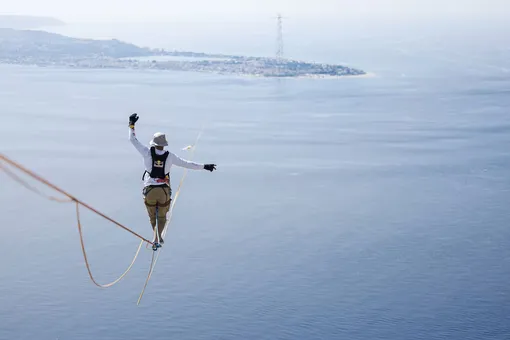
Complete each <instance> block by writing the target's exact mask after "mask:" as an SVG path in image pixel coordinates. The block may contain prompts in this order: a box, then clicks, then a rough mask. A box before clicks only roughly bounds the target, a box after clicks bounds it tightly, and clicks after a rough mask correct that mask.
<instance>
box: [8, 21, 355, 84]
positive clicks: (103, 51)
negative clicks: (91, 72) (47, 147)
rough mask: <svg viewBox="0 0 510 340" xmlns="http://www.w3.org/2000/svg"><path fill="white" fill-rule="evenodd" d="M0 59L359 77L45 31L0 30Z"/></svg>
mask: <svg viewBox="0 0 510 340" xmlns="http://www.w3.org/2000/svg"><path fill="white" fill-rule="evenodd" d="M0 63H4V64H17V65H36V66H41V67H66V68H81V69H138V70H160V71H165V70H172V71H192V72H209V73H217V74H232V75H246V76H258V77H342V76H359V75H364V74H365V72H364V71H362V70H359V69H355V68H351V67H347V66H342V65H332V64H322V63H310V62H305V61H296V60H290V59H284V58H278V57H274V58H269V57H247V56H232V55H218V54H214V55H213V54H207V53H196V52H186V51H166V50H163V49H149V48H142V47H138V46H136V45H133V44H129V43H125V42H122V41H119V40H116V39H111V40H94V39H78V38H71V37H66V36H62V35H59V34H55V33H49V32H45V31H32V30H15V29H7V28H0Z"/></svg>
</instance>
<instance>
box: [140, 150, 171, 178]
mask: <svg viewBox="0 0 510 340" xmlns="http://www.w3.org/2000/svg"><path fill="white" fill-rule="evenodd" d="M168 154H169V152H168V151H166V152H165V153H164V154H162V155H158V154H156V148H155V147H151V157H152V169H151V172H148V171H147V170H145V171H144V172H143V174H142V181H143V180H144V179H145V175H146V174H149V176H150V177H151V178H156V179H158V180H157V182H165V183H167V184H168V183H169V182H170V173H166V174H165V165H166V160H167V158H168Z"/></svg>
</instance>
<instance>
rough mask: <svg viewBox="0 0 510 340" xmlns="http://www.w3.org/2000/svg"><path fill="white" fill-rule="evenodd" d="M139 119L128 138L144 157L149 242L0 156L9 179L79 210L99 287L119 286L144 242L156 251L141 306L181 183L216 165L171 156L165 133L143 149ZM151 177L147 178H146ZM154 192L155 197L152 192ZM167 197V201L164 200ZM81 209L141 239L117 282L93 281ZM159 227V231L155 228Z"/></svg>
mask: <svg viewBox="0 0 510 340" xmlns="http://www.w3.org/2000/svg"><path fill="white" fill-rule="evenodd" d="M138 119H139V117H138V115H137V114H136V113H134V114H132V115H131V116H130V117H129V128H130V134H129V139H130V141H131V143H132V144H133V145H134V146H135V148H136V149H137V150H138V151H139V152H140V154H142V157H143V159H144V165H145V172H144V173H143V176H142V180H143V181H144V190H143V197H144V203H145V206H146V209H147V212H148V214H149V220H150V222H151V226H152V228H153V241H149V240H148V239H146V238H144V237H143V236H141V235H139V234H138V233H136V232H134V231H133V230H131V229H129V228H127V227H126V226H124V225H122V224H121V223H119V222H117V221H115V220H114V219H112V218H110V217H108V216H106V215H105V214H103V213H101V212H100V211H98V210H96V209H94V208H93V207H91V206H90V205H88V204H86V203H85V202H83V201H81V200H79V199H77V198H76V197H74V196H73V195H71V194H69V193H67V192H66V191H64V190H62V189H60V188H59V187H57V186H56V185H54V184H52V183H50V182H49V181H47V180H46V179H44V178H42V177H41V176H39V175H37V174H35V173H34V172H32V171H30V170H28V169H27V168H25V167H24V166H22V165H21V164H19V163H17V162H15V161H13V160H11V159H10V158H8V157H7V156H5V155H3V154H0V171H3V172H5V173H6V174H7V175H8V176H9V177H11V178H12V179H13V180H15V181H16V182H18V183H20V184H21V185H23V186H24V187H25V188H27V189H29V190H31V191H33V192H34V193H36V194H39V195H41V196H43V197H45V198H47V199H49V200H52V201H55V202H58V203H74V204H75V209H76V220H77V227H78V233H79V236H80V244H81V248H82V253H83V258H84V260H85V266H86V269H87V273H88V275H89V277H90V279H91V281H92V282H93V283H94V284H95V285H96V286H98V287H101V288H108V287H111V286H113V285H115V284H116V283H118V282H119V281H120V280H122V279H123V278H124V277H125V276H126V275H127V273H128V272H129V271H130V270H131V268H132V267H133V265H134V263H135V261H136V259H137V258H138V255H139V254H140V250H141V248H142V246H143V244H144V243H145V244H146V246H148V247H149V246H150V247H152V249H153V250H154V251H153V252H152V259H151V264H150V268H149V273H148V275H147V279H146V280H145V284H144V287H143V289H142V292H141V293H140V296H139V298H138V302H137V304H140V301H141V299H142V296H143V294H144V292H145V288H146V287H147V284H148V282H149V280H150V278H151V276H152V273H153V271H154V267H155V266H156V263H157V260H158V258H159V252H158V254H157V255H156V254H155V253H156V251H157V250H158V249H159V248H161V247H162V244H163V243H164V237H165V235H166V232H167V230H168V226H169V224H170V221H171V218H172V214H173V209H174V207H175V203H176V201H177V198H178V197H179V193H180V190H181V188H182V184H183V182H184V179H185V178H186V174H187V170H188V169H193V170H198V169H205V170H208V171H211V172H212V171H214V170H216V165H215V164H199V163H195V162H192V161H189V160H185V159H182V158H180V157H178V156H177V155H175V154H174V153H171V152H169V151H165V150H164V147H165V146H167V145H168V143H167V141H166V137H165V134H163V133H160V132H158V133H156V134H154V136H153V139H152V140H151V142H150V146H151V148H150V149H149V148H147V147H145V146H143V145H142V144H141V143H140V142H139V141H138V140H137V139H136V136H135V132H134V125H135V123H136V121H137V120H138ZM202 132H203V127H202V130H200V132H199V134H198V136H197V138H196V140H195V143H194V144H193V145H190V146H188V147H186V148H184V149H183V150H191V153H192V155H193V153H194V151H195V148H196V144H197V143H198V140H199V139H200V136H201V134H202ZM172 165H176V166H180V167H183V168H185V170H184V174H183V176H182V178H181V181H180V183H179V186H178V188H177V191H176V193H175V196H174V198H173V199H171V194H172V191H171V188H170V176H169V175H170V168H171V166H172ZM11 168H14V169H17V170H19V171H21V172H23V173H24V174H26V175H28V176H30V177H32V178H33V179H35V180H36V181H38V182H41V183H42V184H44V185H46V186H48V187H50V188H51V189H53V190H55V191H57V192H59V193H60V194H62V195H63V196H64V198H59V197H54V196H50V195H46V194H44V193H42V192H41V191H39V190H38V189H37V188H35V187H33V186H31V185H30V184H28V183H27V182H26V181H24V180H23V179H22V178H21V177H19V176H18V175H17V174H15V173H14V171H13V170H12V169H11ZM147 175H148V176H147ZM153 190H155V191H154V192H153V193H152V194H151V192H152V191H153ZM163 194H164V199H163ZM80 206H82V207H84V208H86V209H88V210H90V211H92V212H93V213H95V214H97V215H99V216H101V217H103V218H104V219H106V220H108V221H109V222H111V223H113V224H115V225H117V226H118V227H120V228H122V229H124V230H126V231H128V232H129V233H131V234H132V235H134V236H135V237H137V238H139V239H140V244H139V245H138V248H137V250H136V252H135V255H134V257H133V259H132V261H131V263H130V264H129V266H128V267H127V269H126V270H125V271H124V272H123V273H122V274H121V275H120V276H119V277H118V278H117V279H116V280H114V281H112V282H110V283H106V284H100V283H98V282H97V281H96V279H95V278H94V276H93V274H92V271H91V269H90V264H89V262H88V257H87V252H86V250H85V243H84V240H83V230H82V225H81V220H80V209H79V208H80ZM156 227H157V228H156Z"/></svg>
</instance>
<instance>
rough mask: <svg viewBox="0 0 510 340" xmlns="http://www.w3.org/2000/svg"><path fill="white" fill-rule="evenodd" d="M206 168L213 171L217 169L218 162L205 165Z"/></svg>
mask: <svg viewBox="0 0 510 340" xmlns="http://www.w3.org/2000/svg"><path fill="white" fill-rule="evenodd" d="M204 169H205V170H209V171H211V172H212V171H213V170H216V164H206V165H204Z"/></svg>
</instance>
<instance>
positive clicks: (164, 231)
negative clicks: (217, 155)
mask: <svg viewBox="0 0 510 340" xmlns="http://www.w3.org/2000/svg"><path fill="white" fill-rule="evenodd" d="M204 127H205V125H203V126H202V129H201V130H200V132H199V133H198V136H197V138H196V140H195V143H194V144H193V145H190V146H188V147H186V148H184V149H185V150H186V149H187V150H189V149H191V157H190V160H192V159H193V155H194V153H195V149H196V145H197V143H198V140H199V139H200V137H201V136H202V133H203V131H204ZM187 173H188V169H184V173H183V175H182V178H181V181H180V182H179V186H178V187H177V191H176V192H175V195H174V199H173V200H172V203H171V205H170V210H169V212H168V216H167V220H166V223H165V227H164V228H163V231H162V235H161V237H162V238H163V239H165V236H166V232H167V230H168V226H169V225H170V221H171V220H172V216H173V210H174V207H175V203H176V202H177V198H179V193H180V192H181V188H182V184H183V183H184V179H185V178H186V174H187ZM156 230H157V228H154V237H156V236H157V234H156ZM154 253H155V252H153V253H152V259H151V264H150V267H149V273H148V274H147V279H146V280H145V284H144V286H143V289H142V292H141V293H140V296H139V297H138V301H137V303H136V304H137V305H139V304H140V301H142V297H143V294H144V292H145V288H147V284H148V283H149V280H150V278H151V276H152V273H153V272H154V267H156V263H157V262H158V258H159V254H160V252H158V253H157V255H155V254H154Z"/></svg>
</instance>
